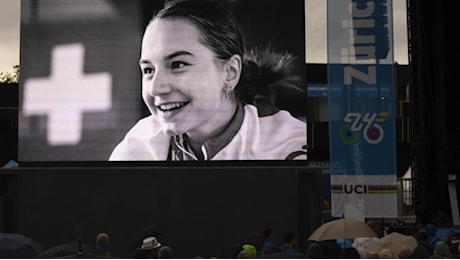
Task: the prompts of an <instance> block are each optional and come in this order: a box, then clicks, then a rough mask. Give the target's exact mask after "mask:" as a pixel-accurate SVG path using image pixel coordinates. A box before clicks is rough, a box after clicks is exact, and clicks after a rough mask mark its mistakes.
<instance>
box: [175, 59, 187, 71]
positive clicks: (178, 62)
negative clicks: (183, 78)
mask: <svg viewBox="0 0 460 260" xmlns="http://www.w3.org/2000/svg"><path fill="white" fill-rule="evenodd" d="M186 65H188V64H187V63H185V62H182V61H174V62H172V63H171V69H173V70H175V69H180V68H183V67H185V66H186Z"/></svg>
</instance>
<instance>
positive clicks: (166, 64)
mask: <svg viewBox="0 0 460 260" xmlns="http://www.w3.org/2000/svg"><path fill="white" fill-rule="evenodd" d="M200 35H201V33H200V31H199V30H198V28H197V27H196V26H195V25H194V24H192V23H191V22H189V21H187V20H185V19H171V18H169V19H156V20H154V21H153V22H152V23H150V25H149V26H148V27H147V29H146V31H145V34H144V38H143V41H142V51H141V59H140V67H141V70H142V75H143V76H142V97H143V99H144V102H145V104H146V105H147V107H148V108H149V110H150V112H151V113H152V115H153V116H155V117H156V118H157V119H158V121H159V122H160V124H161V125H162V129H163V132H165V133H166V134H168V135H177V134H182V133H187V134H189V135H191V136H193V134H203V133H209V132H212V131H213V130H212V129H213V128H214V127H215V125H216V124H218V122H219V120H222V119H220V116H219V115H220V114H221V113H223V112H224V111H225V110H228V109H229V102H230V101H229V99H226V98H224V92H223V88H224V85H225V78H226V73H225V69H224V64H223V63H222V62H221V61H219V60H218V59H217V58H216V57H215V55H214V52H213V51H211V49H209V48H208V47H207V46H205V45H203V44H202V43H201V42H200V40H199V39H200ZM224 114H225V113H224Z"/></svg>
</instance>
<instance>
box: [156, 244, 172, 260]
mask: <svg viewBox="0 0 460 260" xmlns="http://www.w3.org/2000/svg"><path fill="white" fill-rule="evenodd" d="M158 258H161V259H171V258H173V251H172V249H171V247H169V246H162V247H161V248H160V250H158Z"/></svg>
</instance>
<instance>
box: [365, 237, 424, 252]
mask: <svg viewBox="0 0 460 260" xmlns="http://www.w3.org/2000/svg"><path fill="white" fill-rule="evenodd" d="M404 246H407V247H408V248H410V249H411V250H414V248H415V247H416V246H417V240H416V239H415V238H414V237H413V236H407V235H404V234H401V233H398V232H392V233H390V234H388V235H386V236H384V237H382V238H380V239H379V240H376V241H374V242H372V244H371V245H370V246H369V250H370V251H374V252H379V251H380V250H382V249H384V248H386V249H390V251H391V254H392V255H393V256H398V255H399V252H400V251H401V249H402V248H403V247H404Z"/></svg>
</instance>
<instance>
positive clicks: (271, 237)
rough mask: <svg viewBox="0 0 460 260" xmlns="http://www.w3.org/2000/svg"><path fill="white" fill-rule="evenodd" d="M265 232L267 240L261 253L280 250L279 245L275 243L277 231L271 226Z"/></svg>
mask: <svg viewBox="0 0 460 260" xmlns="http://www.w3.org/2000/svg"><path fill="white" fill-rule="evenodd" d="M263 233H264V238H265V240H264V244H263V245H262V249H261V250H260V251H261V252H260V255H262V256H263V255H265V254H270V253H275V252H279V247H278V245H276V244H275V231H273V229H271V228H266V229H265V230H264V232H263Z"/></svg>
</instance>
